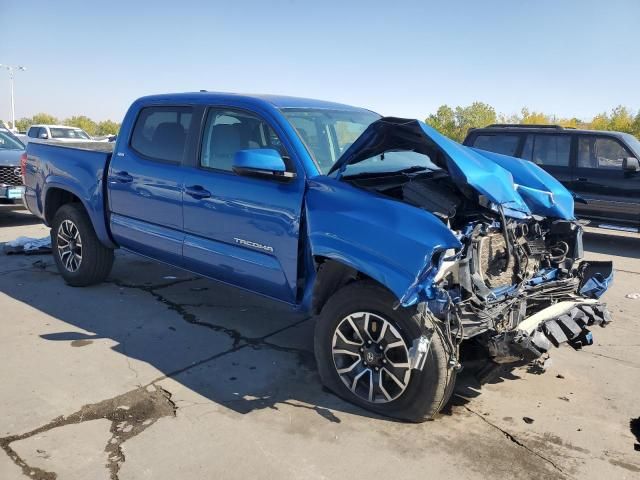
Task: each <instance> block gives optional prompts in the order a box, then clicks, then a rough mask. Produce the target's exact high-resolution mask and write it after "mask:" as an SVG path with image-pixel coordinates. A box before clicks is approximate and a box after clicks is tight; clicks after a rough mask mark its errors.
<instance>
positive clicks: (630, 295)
mask: <svg viewBox="0 0 640 480" xmlns="http://www.w3.org/2000/svg"><path fill="white" fill-rule="evenodd" d="M625 298H631V299H632V300H638V299H639V298H640V293H639V292H635V293H627V294H626V295H625Z"/></svg>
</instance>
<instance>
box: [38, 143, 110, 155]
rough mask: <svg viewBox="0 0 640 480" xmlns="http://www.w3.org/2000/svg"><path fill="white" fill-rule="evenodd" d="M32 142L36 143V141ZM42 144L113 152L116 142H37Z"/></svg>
mask: <svg viewBox="0 0 640 480" xmlns="http://www.w3.org/2000/svg"><path fill="white" fill-rule="evenodd" d="M30 144H33V145H36V143H35V142H30ZM37 144H40V145H50V146H52V147H62V148H71V149H74V150H75V149H77V150H91V151H93V152H104V153H112V152H113V147H114V146H115V142H77V143H62V142H37Z"/></svg>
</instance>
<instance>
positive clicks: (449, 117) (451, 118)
mask: <svg viewBox="0 0 640 480" xmlns="http://www.w3.org/2000/svg"><path fill="white" fill-rule="evenodd" d="M425 123H426V124H427V125H430V126H432V127H433V128H435V129H436V130H438V131H439V132H440V133H442V134H443V135H446V136H447V137H449V138H455V137H456V136H457V134H458V132H457V126H456V115H455V112H454V111H453V109H452V108H451V107H450V106H449V105H441V106H440V107H439V108H438V111H437V112H436V113H432V114H431V115H429V116H428V117H427V119H426V120H425Z"/></svg>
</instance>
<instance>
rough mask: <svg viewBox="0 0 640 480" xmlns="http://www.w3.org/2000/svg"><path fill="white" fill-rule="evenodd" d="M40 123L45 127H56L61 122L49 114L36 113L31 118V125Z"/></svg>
mask: <svg viewBox="0 0 640 480" xmlns="http://www.w3.org/2000/svg"><path fill="white" fill-rule="evenodd" d="M40 123H42V124H45V125H55V124H56V123H59V120H58V119H57V118H56V117H54V116H53V115H49V114H48V113H36V114H35V115H34V116H33V117H31V125H37V124H40Z"/></svg>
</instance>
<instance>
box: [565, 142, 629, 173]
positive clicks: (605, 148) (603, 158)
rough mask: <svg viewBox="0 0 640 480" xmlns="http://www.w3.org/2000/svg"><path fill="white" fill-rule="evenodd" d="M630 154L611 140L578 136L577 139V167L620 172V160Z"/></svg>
mask: <svg viewBox="0 0 640 480" xmlns="http://www.w3.org/2000/svg"><path fill="white" fill-rule="evenodd" d="M632 156H633V155H631V153H629V151H628V150H627V149H626V148H624V147H623V146H622V145H621V144H620V143H619V142H617V141H616V140H614V139H613V138H606V137H591V136H580V137H579V138H578V167H580V168H598V169H601V168H602V169H608V170H620V169H621V168H622V159H623V158H625V157H632Z"/></svg>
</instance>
